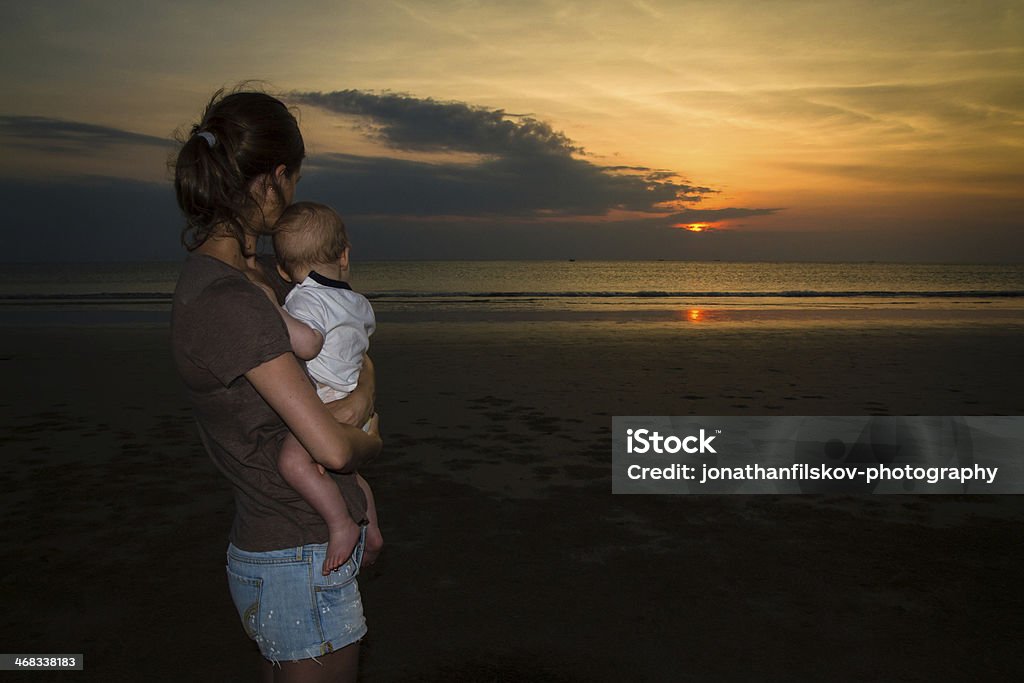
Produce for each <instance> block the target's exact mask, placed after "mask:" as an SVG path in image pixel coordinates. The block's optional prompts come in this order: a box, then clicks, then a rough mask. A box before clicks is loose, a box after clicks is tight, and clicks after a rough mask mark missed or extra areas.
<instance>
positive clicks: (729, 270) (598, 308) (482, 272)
mask: <svg viewBox="0 0 1024 683" xmlns="http://www.w3.org/2000/svg"><path fill="white" fill-rule="evenodd" d="M179 266H180V264H179V263H176V262H175V263H106V264H66V263H65V264H8V265H6V266H5V267H4V270H3V272H2V275H0V324H8V325H9V324H19V325H21V324H100V325H104V324H118V323H153V324H162V323H166V322H167V320H168V319H169V318H168V316H169V311H170V300H171V295H172V293H173V291H174V286H175V282H176V280H177V276H178V269H179ZM351 279H352V284H353V287H354V288H355V289H356V290H358V291H360V292H363V293H364V294H366V296H367V297H368V298H369V299H370V300H371V301H372V302H373V305H374V308H375V309H376V311H377V313H378V317H379V318H380V319H381V321H384V322H386V321H388V320H391V321H395V322H420V321H429V320H437V321H463V320H465V321H492V320H494V321H517V320H521V321H531V320H566V321H579V320H591V321H601V320H605V321H615V322H623V321H647V322H680V321H683V322H692V323H696V322H705V323H706V322H719V323H733V324H751V323H758V324H765V323H766V322H768V321H774V322H776V323H779V322H782V321H798V322H800V323H801V324H804V323H806V322H807V321H818V322H822V321H829V320H831V321H836V320H854V321H856V320H864V319H865V318H869V319H886V320H888V321H890V322H899V321H914V320H918V321H919V320H922V319H928V320H932V321H933V322H938V321H941V320H943V319H946V318H947V317H948V318H949V319H951V320H956V321H958V322H961V323H962V322H964V321H965V320H966V321H971V320H976V321H978V322H992V323H996V324H999V323H1000V322H1006V321H1015V322H1019V321H1021V320H1024V315H1022V314H1024V265H1012V264H1011V265H972V264H963V265H957V264H954V265H951V264H892V263H728V262H717V261H716V262H693V261H391V262H368V263H355V264H354V267H353V272H352V278H351Z"/></svg>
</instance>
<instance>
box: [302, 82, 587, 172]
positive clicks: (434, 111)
mask: <svg viewBox="0 0 1024 683" xmlns="http://www.w3.org/2000/svg"><path fill="white" fill-rule="evenodd" d="M289 99H290V100H293V101H296V102H299V103H302V104H311V105H314V106H317V107H320V108H321V109H326V110H327V111H332V112H334V113H337V114H349V115H354V116H359V117H364V118H366V119H368V120H370V121H372V122H373V124H374V125H375V128H374V129H373V130H372V132H371V136H372V137H374V138H376V139H377V140H379V141H381V142H383V143H384V144H386V145H389V146H391V147H394V148H396V149H404V150H417V151H427V150H430V151H437V150H448V151H458V152H472V153H476V154H495V155H499V156H520V155H526V156H533V155H538V154H539V155H545V156H560V157H568V156H570V155H572V154H573V153H574V152H575V153H579V152H582V151H583V150H582V149H581V148H579V147H576V146H575V145H573V144H572V140H570V139H569V138H567V137H566V136H565V135H564V134H563V133H561V132H557V131H555V130H553V129H552V128H551V126H550V125H548V124H547V123H544V122H543V121H538V120H537V119H534V118H532V117H530V116H524V115H517V114H508V113H507V112H506V111H505V110H503V109H485V108H483V107H474V106H470V105H468V104H464V103H462V102H438V101H436V100H433V99H430V98H425V99H422V98H417V97H411V96H409V95H397V94H391V93H384V94H376V93H370V92H362V91H359V90H338V91H335V92H327V93H320V92H309V93H292V94H291V95H290V96H289Z"/></svg>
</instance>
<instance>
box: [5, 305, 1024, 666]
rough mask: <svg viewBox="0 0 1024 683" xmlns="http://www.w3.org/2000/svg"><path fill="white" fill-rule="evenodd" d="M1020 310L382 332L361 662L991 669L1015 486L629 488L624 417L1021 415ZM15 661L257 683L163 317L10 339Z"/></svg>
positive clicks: (409, 327) (1004, 659)
mask: <svg viewBox="0 0 1024 683" xmlns="http://www.w3.org/2000/svg"><path fill="white" fill-rule="evenodd" d="M1021 331H1022V330H1021V327H1020V326H1016V325H1006V324H1000V325H988V326H986V325H980V326H970V327H968V326H964V325H940V324H934V325H930V326H924V327H922V326H915V325H896V324H885V325H874V326H872V325H840V324H835V325H829V326H824V327H808V326H806V325H792V326H785V325H780V326H775V327H771V326H769V327H757V326H751V327H735V328H715V327H714V326H704V327H702V326H689V327H680V326H669V325H661V326H659V325H642V324H631V323H628V322H624V323H622V324H617V325H616V324H600V325H598V324H588V323H586V322H577V323H568V322H557V321H555V322H552V321H534V322H525V323H523V322H501V323H491V324H482V323H457V322H454V323H443V324H442V323H428V322H423V323H398V322H395V323H391V324H383V323H382V325H381V327H380V330H379V332H378V334H376V335H375V336H374V338H373V349H372V355H373V357H374V360H375V362H376V364H377V368H378V384H379V400H378V409H379V411H380V413H381V415H382V418H381V420H382V421H381V425H382V432H383V434H384V437H385V449H384V451H383V452H382V454H381V455H380V456H379V458H378V459H377V460H376V461H375V462H374V463H372V464H371V465H370V466H369V467H367V468H366V469H365V470H364V474H365V476H366V477H367V479H369V480H370V482H371V484H372V485H373V487H374V490H375V492H376V495H377V500H378V506H379V509H380V517H381V521H382V526H383V530H384V534H385V538H386V541H387V547H386V549H385V552H384V554H383V555H382V557H381V559H380V561H379V562H378V563H377V564H376V565H375V566H374V567H372V568H370V569H369V570H368V571H366V572H364V574H363V575H362V577H361V578H360V586H361V589H362V592H363V599H364V604H365V608H366V614H367V620H368V623H369V627H370V635H369V636H368V638H367V639H366V640H365V641H364V644H363V649H362V678H363V680H366V681H375V682H376V681H535V680H540V681H623V680H625V681H677V680H709V681H716V680H733V679H741V680H826V679H827V680H922V681H923V680H1001V679H1011V678H1018V677H1019V676H1020V674H1021V670H1022V664H1021V661H1022V660H1021V656H1020V639H1021V637H1022V636H1024V604H1022V602H1024V593H1022V591H1021V590H1020V587H1019V579H1018V578H1017V577H1018V576H1019V567H1020V566H1021V564H1022V561H1024V544H1022V543H1021V540H1022V534H1021V522H1022V521H1024V498H1022V497H1020V496H874V497H871V496H831V497H822V496H613V495H612V493H611V483H610V481H611V478H610V475H611V469H610V461H611V438H610V428H611V417H612V416H613V415H645V414H650V415H689V414H695V415H862V414H892V415H996V414H1012V415H1019V414H1024V392H1022V391H1021V381H1020V376H1021V371H1022V369H1024V346H1022V345H1021V344H1020V339H1021ZM0 363H2V367H3V368H4V378H5V381H4V394H3V399H2V403H3V411H4V415H5V418H4V423H3V426H2V434H3V442H4V444H5V448H4V464H5V467H4V468H3V470H2V472H0V478H2V483H3V489H4V491H5V495H4V496H3V499H2V502H0V507H2V509H3V519H4V524H3V525H2V528H0V539H2V540H0V552H2V554H3V562H2V567H3V568H2V570H0V571H2V575H3V577H2V581H0V586H2V589H0V590H2V595H3V606H4V617H3V619H2V621H0V623H3V631H2V637H0V643H2V647H0V650H2V651H4V652H9V653H16V652H20V653H56V652H81V653H84V654H85V671H84V673H79V674H69V673H53V674H42V673H32V674H14V673H8V672H4V673H3V674H0V679H3V680H8V679H11V680H22V679H23V680H31V681H43V680H61V681H65V680H70V679H71V678H74V679H75V680H96V681H137V680H168V681H181V680H202V681H234V680H253V679H254V678H255V677H254V676H249V675H248V673H249V672H250V671H251V672H253V673H254V672H255V670H256V667H255V664H256V654H255V649H254V646H253V645H252V644H251V643H250V642H249V641H248V640H247V639H246V638H245V636H244V634H243V631H242V629H241V626H240V624H239V623H238V618H237V616H236V614H235V612H234V610H233V607H232V605H231V603H230V599H229V596H228V591H227V586H226V582H225V579H224V570H223V557H224V549H225V545H226V534H227V530H228V528H229V525H230V520H231V516H232V503H231V498H230V494H229V491H228V488H227V485H226V483H225V482H224V481H223V480H222V478H221V477H220V475H219V474H218V473H217V472H216V470H215V469H214V467H213V465H212V464H211V463H210V462H209V460H208V459H207V457H206V455H205V453H204V452H203V450H202V447H201V445H200V444H199V441H198V438H197V436H196V433H195V429H194V426H193V422H192V418H191V415H190V411H189V408H188V406H187V404H186V402H185V400H184V395H183V392H182V390H181V388H180V386H179V383H178V380H177V378H176V376H175V374H174V371H173V367H172V364H171V359H170V353H169V350H168V334H167V331H166V329H165V328H161V327H160V326H149V327H105V328H101V327H85V326H80V327H58V326H52V327H39V328H14V327H7V328H4V330H3V334H2V335H0Z"/></svg>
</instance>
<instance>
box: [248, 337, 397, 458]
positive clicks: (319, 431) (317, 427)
mask: <svg viewBox="0 0 1024 683" xmlns="http://www.w3.org/2000/svg"><path fill="white" fill-rule="evenodd" d="M245 377H246V379H248V380H249V382H251V383H252V386H253V388H255V389H256V391H257V392H258V393H259V394H260V396H262V397H263V399H264V400H265V401H266V402H267V403H268V404H269V405H270V407H271V408H273V409H274V410H275V411H276V412H277V414H278V415H280V416H281V419H282V420H284V423H285V425H287V426H288V429H289V430H291V432H292V434H294V435H295V438H297V439H298V440H299V443H301V444H302V445H303V447H304V448H305V449H306V450H307V451H308V452H309V454H310V455H311V456H312V457H313V459H314V460H316V461H317V462H318V463H320V464H322V465H323V466H324V467H326V468H327V469H329V470H335V471H340V472H354V471H356V470H357V469H359V467H360V466H362V465H363V464H364V463H365V462H366V461H367V460H369V459H371V458H372V457H374V456H375V455H377V453H379V452H380V448H381V440H380V437H379V436H377V435H376V434H367V433H366V432H364V431H363V430H362V429H360V428H359V427H353V426H350V425H345V424H342V423H340V422H338V421H337V420H336V419H334V416H333V415H332V414H331V412H330V411H329V410H327V409H326V407H325V405H324V404H323V403H321V402H320V398H319V397H318V396H317V395H316V392H315V391H314V390H313V386H312V385H311V384H310V383H309V379H308V378H307V377H306V373H304V372H303V371H302V368H300V367H299V363H298V361H297V360H295V356H293V355H292V354H290V353H283V354H281V355H280V356H277V357H276V358H273V359H272V360H268V361H266V362H265V363H262V364H260V365H257V366H256V367H255V368H253V369H252V370H250V371H249V372H247V373H245Z"/></svg>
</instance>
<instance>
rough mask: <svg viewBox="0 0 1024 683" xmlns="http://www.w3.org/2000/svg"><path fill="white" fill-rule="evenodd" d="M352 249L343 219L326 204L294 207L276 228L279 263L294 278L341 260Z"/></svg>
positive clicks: (310, 203) (302, 203) (275, 241)
mask: <svg viewBox="0 0 1024 683" xmlns="http://www.w3.org/2000/svg"><path fill="white" fill-rule="evenodd" d="M349 246H350V244H349V241H348V234H347V233H346V232H345V223H343V222H342V220H341V216H339V215H338V212H337V211H335V210H334V209H332V208H331V207H329V206H326V205H324V204H317V203H316V202H298V203H296V204H292V205H291V206H289V207H288V208H287V209H285V211H284V213H282V214H281V218H280V219H279V220H278V221H277V225H276V226H275V227H274V253H275V254H276V255H277V262H278V263H279V264H281V268H283V269H284V271H285V272H286V273H288V275H289V276H290V277H292V278H293V279H295V274H296V273H297V272H298V271H299V270H300V269H301V268H302V267H304V266H312V265H316V264H320V263H331V262H332V261H336V260H338V259H339V258H341V254H342V253H343V252H344V251H345V249H347V248H348V247H349Z"/></svg>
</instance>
